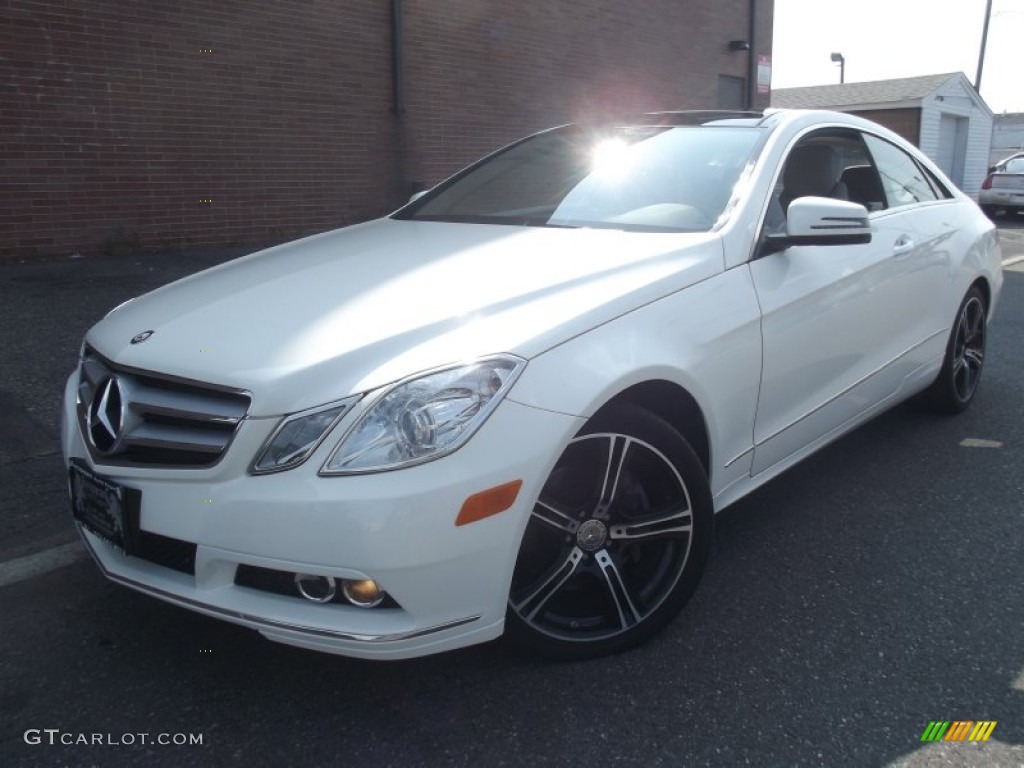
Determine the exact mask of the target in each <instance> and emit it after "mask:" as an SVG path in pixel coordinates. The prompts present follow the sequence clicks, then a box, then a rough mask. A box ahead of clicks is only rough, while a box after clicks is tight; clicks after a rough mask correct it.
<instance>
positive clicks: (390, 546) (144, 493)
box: [62, 374, 580, 659]
mask: <svg viewBox="0 0 1024 768" xmlns="http://www.w3.org/2000/svg"><path fill="white" fill-rule="evenodd" d="M76 384H77V374H74V375H72V376H71V378H69V380H68V384H67V387H66V389H65V396H64V414H63V419H62V448H63V453H64V458H65V462H67V463H70V461H71V460H72V459H75V460H77V461H79V462H80V463H82V464H84V466H86V467H87V468H88V469H89V470H91V471H93V472H95V473H97V474H99V475H102V476H104V477H106V478H108V479H110V480H112V481H114V482H116V483H119V484H120V485H122V486H124V487H127V488H134V489H137V490H139V491H140V492H141V507H140V513H139V527H140V529H141V530H142V531H144V532H146V533H147V534H154V535H156V536H158V537H162V540H163V539H166V540H168V541H173V542H176V544H175V546H178V545H181V546H183V547H185V548H187V549H188V551H189V552H190V553H191V552H192V549H191V548H192V547H193V546H194V559H193V560H192V563H193V565H192V567H191V568H190V569H189V568H179V569H175V568H171V567H165V566H164V565H159V564H157V563H156V562H155V561H151V560H147V559H143V558H142V557H137V556H130V555H126V554H124V553H123V552H122V551H121V550H120V549H118V548H116V547H114V546H112V545H110V544H108V543H107V542H106V541H105V540H104V539H101V538H100V537H98V536H96V535H95V534H93V533H92V532H90V531H88V530H85V529H84V528H83V529H81V533H82V537H83V539H84V540H85V543H86V545H87V546H88V548H89V550H90V551H91V553H92V555H93V557H94V558H95V559H96V562H97V564H98V565H99V567H100V568H101V570H102V571H103V573H104V574H105V575H106V576H107V577H108V578H110V579H112V580H113V581H116V582H118V583H121V584H124V585H125V586H128V587H131V588H133V589H136V590H139V591H141V592H144V593H146V594H149V595H152V596H154V597H157V598H160V599H162V600H165V601H167V602H170V603H174V604H176V605H179V606H182V607H184V608H188V609H190V610H194V611H197V612H199V613H203V614H206V615H209V616H213V617H216V618H221V619H224V620H227V621H231V622H233V623H236V624H241V625H243V626H247V627H251V628H253V629H256V630H258V631H259V632H260V633H262V634H263V635H265V636H266V637H268V638H269V639H271V640H276V641H279V642H284V643H288V644H291V645H297V646H301V647H304V648H311V649H315V650H322V651H329V652H333V653H340V654H344V655H349V656H357V657H363V658H378V659H399V658H408V657H412V656H419V655H425V654H428V653H436V652H440V651H445V650H450V649H453V648H458V647H461V646H465V645H470V644H473V643H478V642H483V641H486V640H490V639H493V638H495V637H497V636H498V635H500V634H501V632H502V630H503V626H504V618H505V604H506V600H507V596H508V588H509V583H510V581H511V576H512V569H513V567H514V565H515V559H516V554H517V549H518V545H519V540H520V538H521V535H522V531H523V529H524V527H525V525H526V520H527V517H528V515H529V511H530V507H531V505H532V503H533V500H534V499H535V498H536V496H537V495H538V493H539V492H540V487H541V485H542V484H543V482H544V479H545V478H546V477H547V474H548V472H549V471H550V469H551V467H552V466H553V465H554V462H555V461H556V459H557V458H558V454H559V452H560V450H561V446H562V445H564V444H565V442H566V441H567V440H568V439H569V438H570V437H571V436H572V434H574V433H575V432H576V430H577V429H578V428H579V426H580V420H579V419H576V418H574V417H571V416H566V415H563V414H557V413H552V412H549V411H542V410H538V409H535V408H531V407H528V406H524V405H521V404H518V403H515V402H512V401H509V400H505V401H504V402H502V403H501V404H500V406H499V407H498V408H497V409H496V410H495V412H494V413H493V414H492V415H491V416H490V418H489V419H488V421H487V422H486V423H485V424H484V425H483V426H482V427H481V428H480V430H479V432H477V434H476V435H474V436H473V438H472V439H471V440H470V441H469V443H468V444H467V445H465V446H464V447H463V448H461V449H460V450H458V451H456V452H455V453H454V454H451V455H450V456H446V457H444V458H442V459H439V460H437V461H433V462H429V463H427V464H422V465H419V466H413V467H408V468H406V469H401V470H397V471H392V472H382V473H378V474H369V475H357V476H347V477H319V476H318V475H317V470H318V469H319V468H320V466H321V465H322V464H323V462H324V460H325V459H326V457H327V455H328V454H329V452H330V450H331V449H332V448H333V446H334V444H335V443H336V441H337V438H338V436H340V435H341V434H342V432H343V430H344V429H345V428H346V427H347V426H348V424H350V423H352V422H353V421H354V420H355V419H357V418H358V417H359V415H360V411H361V409H360V407H358V406H357V407H356V408H354V409H353V410H352V411H351V412H350V413H349V414H347V415H346V417H345V419H344V420H343V421H342V422H341V423H340V424H339V425H337V426H336V427H335V430H334V431H333V433H332V435H331V436H329V437H328V439H327V440H325V441H324V443H323V444H322V445H321V446H320V447H319V448H318V449H317V451H316V452H315V453H314V454H313V456H311V457H310V459H309V460H308V461H307V462H306V463H305V464H303V465H302V466H300V467H297V468H295V469H292V470H289V471H286V472H280V473H276V474H270V475H265V476H258V477H257V476H252V475H249V474H248V473H247V468H248V466H249V463H250V462H251V461H252V458H253V457H254V456H255V455H256V453H257V451H258V450H259V448H260V446H261V445H262V444H263V441H264V440H265V439H266V438H267V436H268V435H269V434H270V432H271V431H272V430H273V428H274V426H275V425H276V421H277V420H276V419H251V420H247V421H246V422H244V423H243V424H242V426H241V427H240V428H239V430H238V433H237V434H236V437H235V439H234V441H233V443H232V445H231V447H230V448H229V450H228V452H227V454H226V455H225V457H224V459H223V460H222V461H221V462H220V463H219V464H217V465H216V466H215V467H211V468H209V469H201V470H196V469H191V470H189V469H150V468H146V469H143V468H135V467H117V466H104V465H101V464H95V463H93V462H92V461H91V459H90V458H89V452H88V450H87V449H86V446H85V444H84V442H83V438H82V435H81V433H80V430H79V427H78V424H77V419H76V416H75V397H76ZM514 480H522V481H523V485H522V488H521V489H520V491H519V494H518V496H517V498H516V501H515V503H514V504H513V506H512V507H511V508H509V509H507V510H505V511H504V512H501V513H499V514H496V515H494V516H491V517H488V518H485V519H483V520H480V521H478V522H475V523H471V524H469V525H464V526H460V527H456V526H455V518H456V516H457V515H458V513H459V510H460V509H461V507H462V504H463V503H464V502H465V500H466V499H467V498H468V497H469V496H472V495H473V494H476V493H478V492H480V491H482V490H486V489H488V488H492V487H495V486H498V485H502V484H504V483H508V482H510V481H514ZM240 566H252V567H255V568H260V569H268V570H270V571H277V572H283V573H286V574H291V573H304V574H312V575H318V576H330V577H333V578H335V579H356V580H359V579H373V580H375V581H376V582H377V583H378V584H379V585H380V586H381V587H382V588H383V589H384V590H385V591H386V592H387V593H388V595H390V596H391V598H393V600H394V602H395V604H397V605H395V604H390V607H389V605H385V606H380V607H377V608H358V607H355V606H352V605H344V604H339V603H337V602H329V603H323V604H320V603H314V602H311V601H309V600H306V599H304V598H302V597H300V596H299V595H298V594H297V593H296V594H294V595H290V594H278V593H275V592H269V591H263V590H260V589H255V588H253V587H251V586H242V585H240V584H237V583H236V574H237V573H238V569H239V567H240Z"/></svg>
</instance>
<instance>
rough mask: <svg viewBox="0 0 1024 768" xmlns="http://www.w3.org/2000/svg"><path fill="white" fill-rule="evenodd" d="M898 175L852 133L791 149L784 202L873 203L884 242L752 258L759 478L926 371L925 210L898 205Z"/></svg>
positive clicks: (872, 215)
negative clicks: (892, 191) (920, 352)
mask: <svg viewBox="0 0 1024 768" xmlns="http://www.w3.org/2000/svg"><path fill="white" fill-rule="evenodd" d="M809 148H813V151H811V150H810V149H809ZM808 159H810V162H812V163H814V164H815V166H816V168H815V169H814V170H813V171H811V172H808V171H806V170H805V171H803V172H796V171H794V169H793V168H792V167H791V166H792V165H793V164H794V163H807V162H808ZM889 170H890V169H889V168H888V166H887V167H886V168H884V169H880V168H879V167H878V166H877V164H876V161H875V158H874V156H873V155H872V154H871V153H870V152H869V151H868V148H867V146H866V145H865V141H864V135H863V134H862V133H861V132H859V131H855V130H852V129H825V130H821V131H816V132H813V133H811V134H808V135H806V136H804V137H803V138H801V139H800V141H799V142H798V143H797V144H796V145H795V146H794V147H793V148H792V149H791V151H790V154H789V157H788V159H787V160H786V164H785V166H784V168H783V171H782V173H781V175H780V182H781V183H780V184H777V185H776V190H777V194H778V195H779V199H780V200H781V201H782V202H783V203H786V202H788V201H789V200H790V199H792V198H793V197H799V196H804V195H817V196H833V197H840V198H843V199H851V200H853V201H854V202H858V203H861V204H863V205H864V206H865V207H866V208H867V209H868V212H869V220H870V222H871V226H872V239H871V242H870V243H867V244H858V245H831V246H791V247H789V248H787V249H785V250H783V251H779V252H777V253H772V254H768V255H764V256H761V257H759V258H755V259H754V260H753V261H752V262H751V263H750V270H751V275H752V280H753V284H754V288H755V290H756V293H757V297H758V300H759V302H760V304H761V310H762V343H763V369H762V382H761V392H760V395H759V399H758V408H757V416H756V419H755V425H754V443H755V450H754V460H753V466H752V469H751V471H752V474H757V473H759V472H761V471H764V470H766V469H769V468H771V467H772V466H774V465H776V464H777V463H779V462H781V461H784V460H786V459H787V458H788V457H791V456H793V455H794V454H797V453H799V452H801V451H804V450H805V449H806V450H809V449H810V448H813V447H814V446H815V445H816V444H818V443H820V442H822V441H823V440H826V439H828V438H829V437H830V436H832V435H834V434H835V433H837V432H838V431H840V430H841V429H842V428H843V427H844V426H845V425H847V424H848V423H849V422H851V420H854V419H857V418H858V417H859V416H862V415H863V414H865V413H866V412H868V411H870V410H871V409H873V408H875V407H876V406H878V405H879V404H880V403H882V402H884V401H886V400H887V399H888V398H891V397H893V396H894V395H895V394H896V393H897V392H898V391H899V390H900V389H901V387H902V386H903V385H904V380H905V379H907V378H908V377H912V375H913V371H914V370H916V369H918V368H919V367H920V366H921V360H920V359H918V357H917V356H916V355H915V350H917V349H918V348H919V346H920V342H921V336H922V334H923V333H924V331H923V329H924V327H925V325H926V324H925V323H923V322H921V321H919V320H918V319H916V318H915V317H914V313H915V312H917V311H919V310H920V306H921V304H922V300H923V299H924V297H925V295H926V294H927V286H922V285H920V284H918V278H917V276H916V275H915V272H916V271H917V270H918V269H919V268H920V259H921V250H922V249H921V247H920V244H919V237H918V236H917V231H916V229H915V227H914V225H913V221H912V218H913V216H912V211H913V208H914V206H913V205H904V204H897V205H892V204H890V201H889V197H888V195H887V193H886V187H884V186H883V183H882V179H883V178H884V177H885V173H887V172H889ZM897 175H900V174H898V173H897ZM811 179H814V181H813V183H811V181H810V180H811ZM787 187H795V189H787ZM775 207H776V209H779V208H780V206H778V205H777V206H775ZM768 218H769V219H770V216H769V217H768ZM766 226H770V224H766Z"/></svg>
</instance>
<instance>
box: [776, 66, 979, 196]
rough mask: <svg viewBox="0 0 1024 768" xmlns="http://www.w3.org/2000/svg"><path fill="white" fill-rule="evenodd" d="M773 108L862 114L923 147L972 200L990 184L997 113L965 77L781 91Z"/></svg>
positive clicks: (927, 76) (916, 78) (904, 79)
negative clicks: (988, 178)
mask: <svg viewBox="0 0 1024 768" xmlns="http://www.w3.org/2000/svg"><path fill="white" fill-rule="evenodd" d="M772 106H773V107H786V108H790V109H836V110H839V111H840V112H851V113H854V114H858V115H860V116H861V117H866V118H867V119H869V120H874V121H875V122H877V123H881V124H882V125H884V126H886V127H887V128H890V129H891V130H893V131H895V132H896V133H899V134H900V135H901V136H903V137H904V138H905V139H907V140H908V141H911V142H913V143H914V144H916V145H917V146H919V147H920V148H921V149H922V150H923V151H924V153H925V154H926V155H928V156H929V157H930V158H932V159H933V160H934V161H935V162H936V163H937V164H938V165H939V167H940V168H942V170H944V171H945V172H946V175H948V176H949V177H950V179H952V180H953V182H954V183H955V184H957V186H959V187H960V188H961V189H962V190H963V191H964V192H966V193H967V194H969V195H971V196H972V197H977V195H978V189H979V188H980V187H981V183H982V182H983V181H984V180H985V175H986V173H987V170H988V165H989V147H990V145H991V142H992V110H990V109H989V108H988V105H987V104H985V102H984V100H983V99H982V98H981V96H980V95H978V93H977V91H975V90H974V86H973V85H971V82H970V81H969V80H968V79H967V76H966V75H964V74H963V73H962V72H953V73H947V74H942V75H925V76H922V77H906V78H899V79H895V80H875V81H872V82H866V83H842V84H835V85H821V86H810V87H805V88H780V89H778V90H773V91H772Z"/></svg>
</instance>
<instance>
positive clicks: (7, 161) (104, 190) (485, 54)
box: [0, 0, 773, 256]
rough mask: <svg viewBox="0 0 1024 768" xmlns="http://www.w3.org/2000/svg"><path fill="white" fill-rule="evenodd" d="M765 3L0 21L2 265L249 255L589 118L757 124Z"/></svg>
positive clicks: (189, 1)
mask: <svg viewBox="0 0 1024 768" xmlns="http://www.w3.org/2000/svg"><path fill="white" fill-rule="evenodd" d="M772 16H773V0H684V1H683V2H680V1H679V0H651V1H650V2H647V3H642V4H632V5H631V4H624V3H618V2H610V0H552V1H551V2H545V3H540V2H532V1H528V0H520V2H508V0H504V1H503V2H502V1H499V0H442V1H440V2H437V1H435V2H429V1H428V0H275V2H272V3H271V2H265V3H256V2H253V1H252V0H249V1H248V2H246V1H245V0H218V1H217V2H215V3H209V2H199V1H198V0H179V1H178V2H175V3H163V2H161V3H157V2H153V0H140V1H139V2H132V3H126V2H123V0H76V2H74V3H66V2H61V1H60V0H10V1H9V2H6V3H3V4H2V7H0V50H2V51H3V54H4V55H3V57H0V93H2V96H0V99H2V101H0V157H2V158H3V163H4V174H3V177H2V178H0V256H12V255H14V256H35V255H49V254H69V253H73V252H75V251H79V252H83V253H90V252H92V253H95V252H99V251H102V250H109V251H124V250H130V249H134V248H139V247H142V248H176V247H182V246H195V245H221V244H228V243H251V244H263V243H268V242H272V241H278V240H283V239H287V238H290V237H294V236H297V235H300V234H304V233H309V232H316V231H321V230H325V229H331V228H334V227H337V226H341V225H344V224H347V223H351V222H354V221H358V220H362V219H366V218H370V217H373V216H377V215H380V214H383V213H386V212H387V211H389V210H390V209H393V208H394V207H396V206H397V205H398V204H399V203H401V202H402V201H403V200H404V199H406V197H407V196H408V194H409V193H410V192H411V191H413V190H414V189H416V188H419V187H422V186H429V185H431V184H434V183H436V182H437V181H439V180H441V179H442V178H444V177H445V176H447V175H448V174H450V173H451V172H452V171H454V170H457V169H458V168H459V167H461V166H462V165H464V164H465V163H467V162H468V161H470V160H473V159H475V158H476V157H479V156H480V155H482V154H485V153H486V152H489V151H491V150H493V149H496V148H498V147H499V146H501V145H503V144H505V143H507V142H508V141H510V140H512V139H514V138H516V137H518V136H521V135H523V134H524V133H528V132H530V131H533V130H537V129H540V128H543V127H547V126H549V125H554V124H559V123H564V122H570V121H574V120H582V119H586V118H588V117H589V116H592V115H596V114H608V113H627V112H632V111H640V110H656V109H678V108H716V107H744V106H748V105H753V106H757V107H763V106H765V105H767V102H768V95H767V94H766V93H758V89H757V88H756V87H754V79H753V78H752V77H751V76H752V75H753V76H754V78H756V76H757V69H756V66H755V62H756V61H757V57H758V56H766V55H769V54H770V52H771V30H772Z"/></svg>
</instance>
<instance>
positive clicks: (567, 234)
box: [87, 219, 723, 416]
mask: <svg viewBox="0 0 1024 768" xmlns="http://www.w3.org/2000/svg"><path fill="white" fill-rule="evenodd" d="M722 264H723V258H722V248H721V244H720V241H719V239H718V237H717V236H716V235H713V234H685V233H683V234H681V233H635V232H634V233H630V232H622V231H618V230H603V229H552V228H539V227H511V226H500V225H483V224H453V223H442V222H418V221H402V220H394V219H379V220H376V221H372V222H367V223H365V224H360V225H356V226H353V227H348V228H345V229H340V230H336V231H333V232H327V233H324V234H321V235H316V236H314V237H309V238H306V239H304V240H299V241H296V242H293V243H288V244H285V245H281V246H277V247H275V248H271V249H268V250H265V251H261V252H259V253H255V254H252V255H250V256H246V257H244V258H241V259H237V260H235V261H232V262H228V263H226V264H222V265H220V266H217V267H214V268H212V269H209V270H206V271H204V272H200V273H198V274H196V275H192V276H190V277H187V278H185V279H183V280H179V281H177V282H175V283H171V284H170V285H167V286H164V287H163V288H160V289H158V290H156V291H153V292H152V293H149V294H146V295H144V296H141V297H139V298H136V299H133V300H132V301H130V302H127V303H126V304H123V305H121V306H120V307H118V308H117V309H116V310H114V311H113V312H111V313H110V314H109V315H107V316H106V317H105V318H104V319H103V320H101V321H100V322H99V323H98V324H97V325H96V326H94V327H93V329H92V330H91V331H90V332H89V334H88V336H87V341H88V343H89V344H90V345H91V346H93V347H94V348H95V349H96V350H97V351H99V352H100V353H101V354H103V355H105V356H106V357H108V358H109V359H111V360H113V361H114V362H116V363H118V364H120V365H122V366H127V367H132V368H139V369H144V370H149V371H155V372H158V373H165V374H170V375H173V376H177V377H183V378H188V379H195V380H197V381H203V382H208V383H213V384H219V385H224V386H229V387H236V388H241V389H246V390H249V391H250V392H252V394H253V404H252V408H251V410H250V414H251V415H253V416H269V415H276V414H281V413H290V412H293V411H296V410H301V409H303V408H307V407H312V406H314V405H318V404H320V403H323V402H328V401H331V400H336V399H339V398H342V397H345V396H347V395H349V394H353V393H357V392H366V391H369V390H371V389H374V388H376V387H379V386H382V385H384V384H388V383H390V382H393V381H395V380H397V379H400V378H403V377H405V376H409V375H411V374H414V373H417V372H419V371H424V370H428V369H430V368H435V367H438V366H442V365H445V364H448V363H454V362H459V361H463V360H469V359H472V358H475V357H479V356H483V355H488V354H494V353H500V352H511V353H514V354H517V355H519V356H521V357H524V358H527V359H528V358H530V357H532V356H535V355H537V354H539V353H541V352H543V351H545V350H547V349H550V348H551V347H553V346H555V345H557V344H559V343H561V342H563V341H565V340H566V339H568V338H571V337H573V336H575V335H577V334H579V333H582V332H583V331H586V330H588V329H590V328H593V327H594V326H596V325H599V324H601V323H603V322H607V321H609V320H611V319H613V318H614V317H617V316H619V315H621V314H624V313H626V312H628V311H630V310H632V309H635V308H636V307H638V306H641V305H643V304H645V303H648V302H650V301H653V300H655V299H657V298H659V297H661V296H664V295H666V294H668V293H670V292H673V291H676V290H679V289H681V288H684V287H686V286H687V285H690V284H693V283H695V282H697V281H700V280H703V279H706V278H708V277H710V276H712V275H714V274H716V273H717V272H720V271H721V270H722ZM143 331H153V333H152V335H151V336H150V337H149V338H148V339H146V340H145V341H144V342H141V343H136V344H132V343H131V339H132V338H133V337H135V336H136V335H137V334H139V333H141V332H143Z"/></svg>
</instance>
